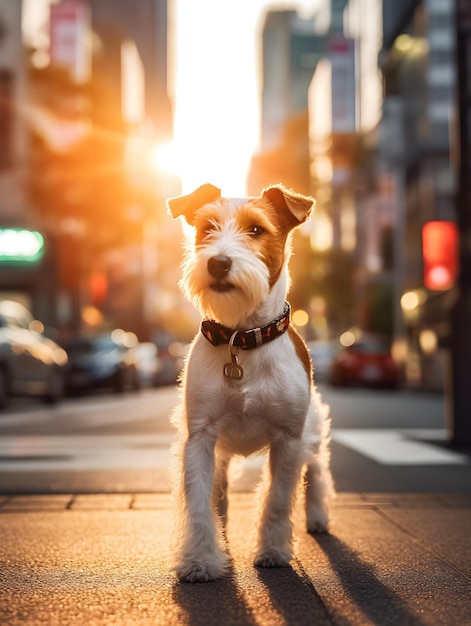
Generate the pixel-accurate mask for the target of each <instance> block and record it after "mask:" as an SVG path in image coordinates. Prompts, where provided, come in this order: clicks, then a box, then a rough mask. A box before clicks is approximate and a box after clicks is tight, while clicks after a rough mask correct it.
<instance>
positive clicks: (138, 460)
mask: <svg viewBox="0 0 471 626" xmlns="http://www.w3.org/2000/svg"><path fill="white" fill-rule="evenodd" d="M321 391H322V393H323V395H324V398H325V400H326V401H327V402H329V403H330V405H331V414H332V426H333V429H332V440H333V441H332V467H333V472H334V478H335V481H336V486H337V489H338V491H341V492H342V491H343V492H370V493H374V492H436V493H437V492H455V493H460V492H469V491H470V490H471V456H470V452H471V451H470V450H469V449H468V450H456V449H453V448H451V447H450V446H449V445H448V443H447V430H446V423H445V402H444V399H443V397H442V396H441V395H440V394H431V393H420V392H412V391H400V392H389V391H369V390H363V389H334V388H332V387H329V386H322V387H321ZM176 402H177V392H176V390H175V389H174V388H172V387H165V388H160V389H155V390H154V389H145V390H143V391H141V392H139V393H137V394H134V393H127V394H123V395H122V396H119V395H115V394H96V395H90V396H86V397H82V398H73V399H68V400H66V401H65V402H63V403H62V404H60V405H59V406H57V407H53V408H50V407H46V406H45V405H42V404H40V403H39V402H33V401H26V400H14V401H13V402H12V403H11V405H10V407H9V408H8V409H7V410H5V411H3V412H2V413H0V493H4V494H8V493H104V492H120V493H132V492H141V493H142V492H166V491H168V490H169V487H170V483H169V475H168V468H169V464H170V461H171V452H170V447H171V444H172V442H173V441H174V439H175V434H174V430H173V427H172V425H171V424H170V422H169V415H170V413H171V411H172V408H173V407H174V405H175V403H176ZM261 463H262V460H261V458H260V457H254V458H250V459H248V460H245V461H243V462H241V463H236V464H235V468H234V472H233V474H234V476H233V480H232V488H233V489H234V490H236V491H243V490H245V489H248V488H251V487H252V486H253V484H254V482H255V481H256V479H257V477H258V475H259V471H260V467H261Z"/></svg>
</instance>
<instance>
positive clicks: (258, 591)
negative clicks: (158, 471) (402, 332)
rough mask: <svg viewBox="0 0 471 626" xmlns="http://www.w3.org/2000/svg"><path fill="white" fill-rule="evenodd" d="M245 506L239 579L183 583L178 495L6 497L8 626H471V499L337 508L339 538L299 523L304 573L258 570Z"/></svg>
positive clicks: (368, 498)
mask: <svg viewBox="0 0 471 626" xmlns="http://www.w3.org/2000/svg"><path fill="white" fill-rule="evenodd" d="M253 503H254V501H253V497H252V495H251V494H250V495H249V494H240V493H236V494H232V498H231V508H230V522H229V529H228V539H229V545H230V551H231V554H232V556H233V559H234V562H233V569H232V572H231V573H230V575H229V576H228V577H227V578H226V579H224V580H221V581H217V582H213V583H206V584H194V585H191V584H181V583H178V582H177V580H176V578H175V576H174V574H173V573H172V572H171V571H170V570H169V560H170V551H171V540H172V514H171V502H170V497H169V495H168V494H134V495H122V494H116V495H42V496H41V495H38V496H0V624H1V625H2V626H16V625H17V624H28V625H29V626H35V625H40V624H41V625H43V624H47V625H58V626H67V625H71V624H73V625H77V626H84V625H86V626H98V625H100V626H113V625H123V626H134V625H139V626H141V625H142V626H147V625H150V624H152V625H165V626H172V625H180V624H185V625H186V624H188V625H192V626H197V625H201V626H212V625H214V626H230V625H237V626H245V625H251V626H252V625H260V626H261V625H264V626H265V625H266V626H271V625H272V626H281V625H284V624H288V625H293V626H304V625H306V626H314V625H316V626H324V625H327V624H336V625H342V626H343V625H345V626H357V625H362V626H363V625H367V624H375V625H378V626H388V625H395V626H422V625H426V624H427V625H437V626H438V625H443V626H466V625H471V495H465V494H463V495H460V494H455V495H442V496H440V495H414V494H397V495H394V494H349V493H341V494H339V496H338V499H337V502H336V505H335V510H334V517H333V524H332V533H331V534H330V535H326V536H319V537H314V536H311V535H308V534H307V533H305V532H304V530H303V522H302V516H301V513H300V512H299V515H297V517H299V519H297V522H296V536H297V547H296V558H295V559H294V560H293V563H292V567H289V568H281V569H272V570H261V569H256V568H254V567H253V566H252V562H251V550H250V541H249V536H250V533H251V529H252V527H253V521H254V517H255V515H256V509H257V506H256V505H254V504H253Z"/></svg>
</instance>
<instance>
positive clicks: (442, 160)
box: [250, 0, 456, 388]
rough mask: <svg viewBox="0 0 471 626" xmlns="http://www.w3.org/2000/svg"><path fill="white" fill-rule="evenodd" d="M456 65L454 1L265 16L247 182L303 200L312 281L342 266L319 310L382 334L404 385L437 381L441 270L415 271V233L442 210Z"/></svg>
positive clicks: (450, 176) (336, 4)
mask: <svg viewBox="0 0 471 626" xmlns="http://www.w3.org/2000/svg"><path fill="white" fill-rule="evenodd" d="M297 52H298V54H297ZM455 64H456V59H455V30H454V2H444V1H442V0H325V1H324V2H321V3H319V7H318V10H317V12H316V14H315V15H314V17H313V19H310V20H301V19H300V18H299V17H297V16H296V15H295V14H293V13H292V12H289V11H274V12H271V13H268V14H267V17H266V20H265V25H264V31H263V92H262V93H263V95H262V102H261V119H262V123H261V128H262V132H261V140H260V152H259V154H257V155H255V157H254V159H253V168H252V172H251V179H250V182H251V190H252V192H254V193H255V192H256V191H257V190H258V189H260V187H262V186H263V185H266V184H269V183H273V182H277V181H279V180H281V181H282V182H285V183H286V184H288V185H291V186H293V187H295V188H297V189H299V190H301V191H307V192H310V193H312V194H313V195H314V196H315V197H316V199H317V208H316V213H315V215H314V218H313V220H312V232H311V243H312V246H313V251H312V257H311V262H312V263H313V264H317V265H322V264H324V265H325V266H326V267H327V268H328V267H329V264H330V269H327V270H326V271H325V273H324V282H325V283H327V282H330V283H332V282H334V284H335V283H336V282H337V281H338V284H339V289H340V290H342V291H345V289H346V288H348V285H347V284H346V283H345V281H344V282H342V280H341V279H342V276H341V275H339V274H338V273H336V272H335V267H336V266H341V267H344V268H345V267H348V268H349V269H350V274H349V280H350V283H351V285H350V289H351V290H352V293H351V296H352V298H353V302H352V303H351V306H350V308H349V310H348V311H347V309H345V313H344V314H341V313H340V314H339V311H337V312H336V311H335V307H334V308H331V310H330V311H327V312H328V313H330V319H329V322H330V324H331V331H332V332H334V333H338V332H341V331H342V325H345V324H351V325H352V326H358V327H360V328H362V329H364V330H370V331H375V332H381V333H383V334H386V335H388V336H389V337H390V338H391V340H392V343H393V347H394V350H395V355H396V356H397V357H398V358H399V359H400V360H401V361H402V362H403V364H404V368H405V374H406V379H407V381H408V383H409V384H412V385H420V386H426V387H431V388H441V387H442V386H443V370H444V367H443V363H444V357H445V350H444V348H443V346H444V345H445V343H446V336H447V333H448V326H447V319H448V309H449V303H448V299H449V296H450V290H449V287H450V280H449V278H450V277H448V282H447V281H446V280H445V279H443V280H444V282H442V283H440V279H437V280H438V282H436V283H435V284H431V283H430V280H427V279H426V278H425V277H424V258H423V248H422V240H423V227H424V225H426V224H427V223H428V222H435V221H438V222H451V223H453V222H454V220H455V194H456V167H455V163H454V161H453V154H454V150H455V146H454V137H455V129H454V125H453V120H454V112H455V98H456V95H455V92H456V68H455ZM293 138H295V139H294V140H293ZM303 177H304V178H303ZM306 177H307V178H306ZM450 232H451V231H450ZM320 250H323V256H322V254H320V253H319V251H320ZM295 262H296V260H295ZM445 269H446V268H445ZM445 269H443V268H441V276H442V277H443V276H444V271H445ZM438 275H439V273H438V274H437V276H438ZM313 284H314V283H313ZM340 301H341V299H340ZM340 301H339V302H340ZM338 304H339V303H338ZM344 305H345V302H343V304H342V306H344ZM339 306H340V304H339Z"/></svg>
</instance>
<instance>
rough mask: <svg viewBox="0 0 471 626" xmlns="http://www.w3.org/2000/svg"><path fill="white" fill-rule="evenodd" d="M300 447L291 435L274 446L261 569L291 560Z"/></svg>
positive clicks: (260, 546)
mask: <svg viewBox="0 0 471 626" xmlns="http://www.w3.org/2000/svg"><path fill="white" fill-rule="evenodd" d="M298 447H299V440H297V439H294V438H293V437H291V436H289V435H287V434H283V435H282V436H280V438H279V439H278V440H276V441H274V442H273V443H272V444H271V446H270V456H269V473H270V476H269V477H268V476H265V481H266V489H267V494H266V496H265V509H264V511H263V514H262V518H261V521H260V528H259V542H258V549H257V554H256V557H255V565H256V566H257V567H282V566H286V565H288V564H289V562H290V560H291V557H292V554H293V525H292V522H291V510H292V507H293V500H294V496H295V493H296V485H297V483H298V478H299V472H300V464H299V455H298V453H297V452H298Z"/></svg>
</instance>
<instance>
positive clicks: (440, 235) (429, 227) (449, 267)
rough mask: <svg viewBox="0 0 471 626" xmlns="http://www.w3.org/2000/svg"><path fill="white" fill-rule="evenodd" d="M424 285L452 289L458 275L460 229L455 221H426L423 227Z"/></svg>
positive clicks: (436, 289)
mask: <svg viewBox="0 0 471 626" xmlns="http://www.w3.org/2000/svg"><path fill="white" fill-rule="evenodd" d="M422 257H423V269H424V285H425V286H426V287H427V289H431V290H433V291H443V290H445V289H450V288H451V287H453V285H454V284H455V282H456V277H457V275H458V229H457V227H456V224H455V223H454V222H445V221H434V222H426V223H425V224H424V225H423V227H422Z"/></svg>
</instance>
